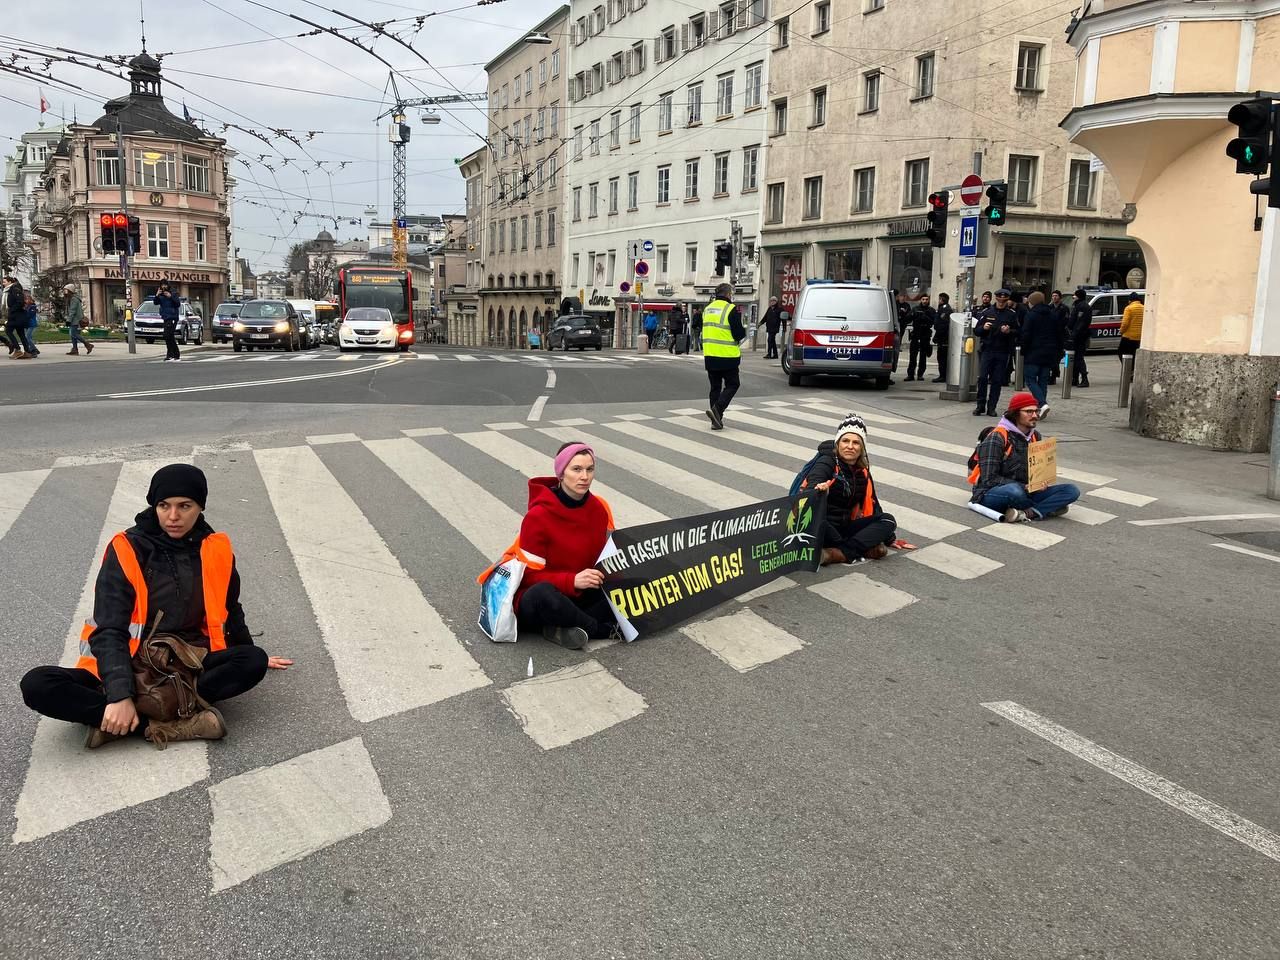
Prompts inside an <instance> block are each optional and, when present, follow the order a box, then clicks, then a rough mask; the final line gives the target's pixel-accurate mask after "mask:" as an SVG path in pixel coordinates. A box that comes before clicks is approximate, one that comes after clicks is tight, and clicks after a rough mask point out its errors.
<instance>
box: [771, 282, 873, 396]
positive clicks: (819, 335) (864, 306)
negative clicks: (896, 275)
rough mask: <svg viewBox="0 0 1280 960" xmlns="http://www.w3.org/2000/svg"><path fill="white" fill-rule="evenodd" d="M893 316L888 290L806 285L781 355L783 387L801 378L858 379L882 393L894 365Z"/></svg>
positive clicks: (865, 285) (853, 285) (866, 286)
mask: <svg viewBox="0 0 1280 960" xmlns="http://www.w3.org/2000/svg"><path fill="white" fill-rule="evenodd" d="M897 316H898V313H897V310H896V309H895V307H894V303H893V295H892V294H891V293H890V292H889V289H888V288H887V287H882V286H877V285H875V284H872V283H865V282H852V283H836V282H834V281H831V280H810V281H809V282H808V283H807V284H806V285H805V287H804V289H802V290H801V291H800V298H799V300H798V301H797V303H796V312H795V316H793V317H792V318H791V329H790V343H788V344H787V345H786V349H785V350H783V352H782V370H783V372H784V373H786V375H787V383H788V384H789V385H790V386H793V387H798V386H800V385H801V381H802V379H803V378H804V377H806V376H837V377H862V378H865V379H869V380H874V381H875V385H876V389H878V390H887V389H888V388H889V378H890V375H891V374H892V373H893V364H894V360H895V359H897V357H896V353H897V343H896V335H897V332H898V321H897Z"/></svg>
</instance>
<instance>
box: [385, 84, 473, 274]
mask: <svg viewBox="0 0 1280 960" xmlns="http://www.w3.org/2000/svg"><path fill="white" fill-rule="evenodd" d="M391 93H392V95H393V96H394V98H395V105H394V106H393V107H391V109H389V110H387V111H386V112H384V113H381V114H379V115H378V117H377V119H378V120H382V119H384V118H386V117H390V118H391V129H390V131H389V132H388V139H389V140H390V141H391V198H392V214H393V222H392V227H391V250H392V259H393V261H394V262H395V265H396V268H397V269H399V270H405V269H407V268H408V266H409V234H408V230H407V224H406V222H405V191H406V186H407V185H406V182H405V181H406V179H407V175H408V171H407V169H406V159H405V153H406V150H407V148H408V145H409V134H410V127H409V123H408V113H407V111H408V110H409V109H410V108H427V110H426V112H425V113H423V114H422V122H423V123H439V122H440V115H439V114H437V113H435V112H434V111H433V110H431V109H430V108H431V107H434V106H439V105H441V104H446V103H483V102H484V101H486V100H488V99H489V96H488V94H485V93H455V94H449V95H448V96H441V97H416V98H413V99H409V100H406V99H405V98H403V97H401V96H400V88H399V87H398V86H397V85H396V76H395V74H394V73H393V74H391Z"/></svg>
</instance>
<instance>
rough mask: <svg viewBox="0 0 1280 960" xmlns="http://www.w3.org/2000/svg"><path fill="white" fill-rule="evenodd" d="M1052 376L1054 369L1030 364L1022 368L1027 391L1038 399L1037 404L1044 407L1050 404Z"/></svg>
mask: <svg viewBox="0 0 1280 960" xmlns="http://www.w3.org/2000/svg"><path fill="white" fill-rule="evenodd" d="M1052 374H1053V367H1048V366H1041V365H1040V364H1038V363H1028V364H1024V365H1023V367H1022V376H1023V379H1024V380H1026V381H1027V389H1028V390H1030V391H1031V395H1032V396H1033V397H1035V398H1036V403H1038V404H1039V405H1040V406H1042V407H1043V406H1044V405H1045V404H1046V403H1048V402H1049V400H1048V398H1049V377H1050V376H1051V375H1052Z"/></svg>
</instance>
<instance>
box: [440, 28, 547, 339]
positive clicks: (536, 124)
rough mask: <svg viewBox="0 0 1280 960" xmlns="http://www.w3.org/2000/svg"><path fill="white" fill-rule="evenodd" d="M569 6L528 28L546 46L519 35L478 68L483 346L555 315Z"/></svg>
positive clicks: (522, 333)
mask: <svg viewBox="0 0 1280 960" xmlns="http://www.w3.org/2000/svg"><path fill="white" fill-rule="evenodd" d="M568 14H569V7H568V6H567V5H566V6H562V7H560V8H558V9H557V10H556V11H555V12H554V13H553V14H551V16H549V17H547V18H546V19H545V20H543V21H542V22H541V23H539V24H537V25H535V26H534V27H533V28H532V29H531V31H530V33H532V34H542V35H545V36H548V37H550V38H551V43H550V44H540V43H528V42H526V40H525V39H524V37H523V36H522V37H521V38H520V39H519V40H517V41H516V42H515V43H513V44H512V45H511V46H509V47H508V48H507V49H506V50H504V51H503V52H502V53H500V54H499V55H498V56H497V57H495V58H494V59H493V60H491V61H490V62H489V64H488V65H487V66H486V67H485V70H486V71H487V73H488V75H489V145H490V154H489V157H488V159H487V164H486V170H485V176H486V177H487V183H486V195H485V202H486V206H487V210H486V216H485V226H484V233H483V240H482V244H483V257H482V258H481V262H482V263H483V268H482V271H483V272H482V275H481V276H482V279H481V280H480V281H479V282H480V285H481V286H480V311H481V312H480V316H481V318H482V325H483V330H484V333H483V340H484V343H485V345H488V346H504V347H515V348H518V347H523V346H526V345H527V344H528V336H529V331H530V330H534V329H537V330H540V331H542V332H543V333H545V332H546V331H547V329H549V327H550V325H551V321H552V319H553V318H554V317H555V316H556V314H557V313H558V304H559V293H560V277H559V275H558V271H559V269H560V261H561V257H560V229H561V223H560V211H561V207H562V191H561V184H562V180H563V178H562V177H561V176H560V166H561V158H562V156H563V152H562V151H560V150H559V149H558V148H559V146H560V137H561V134H562V130H561V127H562V124H563V121H564V109H565V104H566V102H567V91H568V87H567V73H568V70H567V64H566V63H565V62H564V59H565V55H566V54H565V50H564V46H565V36H566V34H567V27H566V23H567V18H568ZM465 175H466V174H465V172H464V176H465ZM468 214H470V211H468Z"/></svg>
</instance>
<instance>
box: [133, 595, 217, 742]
mask: <svg viewBox="0 0 1280 960" xmlns="http://www.w3.org/2000/svg"><path fill="white" fill-rule="evenodd" d="M163 616H164V611H157V613H156V619H155V623H153V624H152V626H151V633H150V634H148V635H147V637H146V639H144V640H143V641H142V642H141V643H140V644H138V650H137V652H136V653H135V654H134V655H133V689H134V693H133V703H134V706H135V707H136V708H137V711H138V713H140V714H142V715H143V716H145V717H148V718H150V719H152V720H161V721H167V720H179V719H185V718H187V717H190V716H193V715H194V714H196V713H199V712H200V711H201V710H207V709H209V703H208V702H207V701H206V700H205V699H204V698H203V697H201V696H200V693H199V691H197V689H196V680H197V679H198V677H199V676H200V671H201V670H203V669H204V658H205V654H206V653H208V651H207V650H205V649H204V648H203V647H197V646H193V645H192V644H189V643H187V642H186V641H185V640H183V639H182V638H181V637H178V636H175V635H174V634H171V633H157V632H156V630H157V628H158V627H159V626H160V620H161V618H162V617H163Z"/></svg>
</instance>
